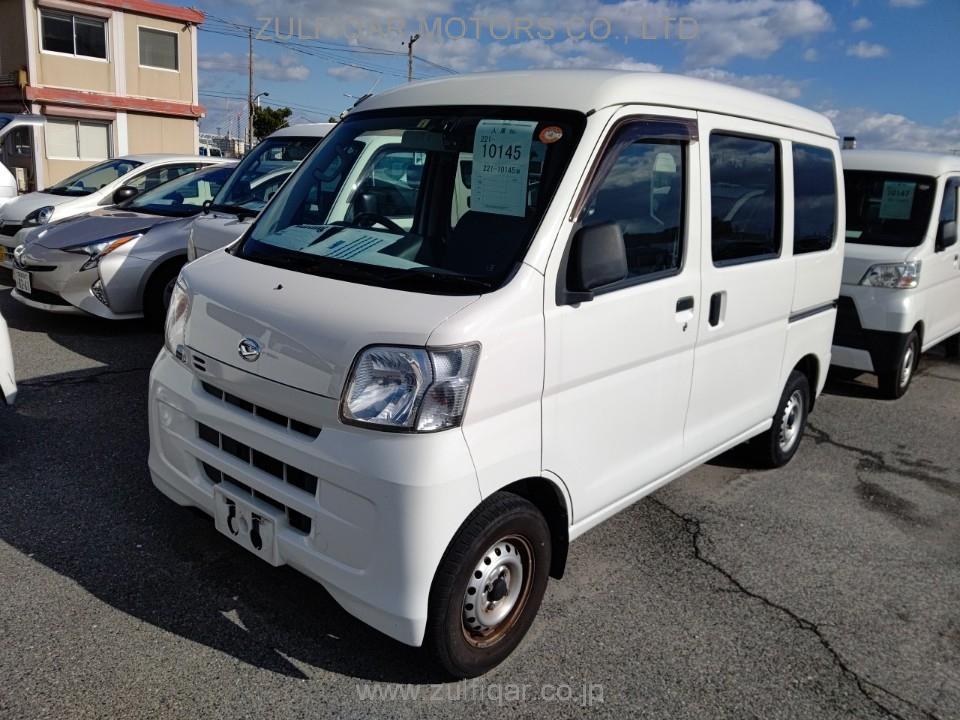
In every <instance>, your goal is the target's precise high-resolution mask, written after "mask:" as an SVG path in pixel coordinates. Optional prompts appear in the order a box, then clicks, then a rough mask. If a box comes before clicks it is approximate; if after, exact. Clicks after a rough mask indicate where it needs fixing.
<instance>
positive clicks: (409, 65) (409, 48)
mask: <svg viewBox="0 0 960 720" xmlns="http://www.w3.org/2000/svg"><path fill="white" fill-rule="evenodd" d="M419 39H420V33H417V34H416V35H411V36H410V39H409V40H408V41H407V82H413V44H414V43H415V42H416V41H417V40H419Z"/></svg>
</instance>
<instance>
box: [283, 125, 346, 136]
mask: <svg viewBox="0 0 960 720" xmlns="http://www.w3.org/2000/svg"><path fill="white" fill-rule="evenodd" d="M334 125H335V123H301V124H300V125H291V126H290V127H285V128H280V129H279V130H277V131H276V132H273V133H270V137H289V136H291V135H292V136H295V137H324V136H326V135H327V134H328V133H329V132H330V131H331V130H332V129H333V126H334Z"/></svg>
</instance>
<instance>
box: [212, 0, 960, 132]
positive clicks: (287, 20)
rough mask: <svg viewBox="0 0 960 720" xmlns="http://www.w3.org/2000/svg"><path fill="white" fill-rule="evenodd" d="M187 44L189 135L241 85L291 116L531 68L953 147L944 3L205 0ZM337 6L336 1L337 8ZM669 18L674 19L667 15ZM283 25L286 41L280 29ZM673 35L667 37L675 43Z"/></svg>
mask: <svg viewBox="0 0 960 720" xmlns="http://www.w3.org/2000/svg"><path fill="white" fill-rule="evenodd" d="M199 7H200V9H201V10H204V11H205V12H206V13H207V16H208V20H207V23H206V24H205V25H204V26H203V28H202V31H201V33H200V40H199V54H200V87H201V102H202V103H203V104H204V105H206V107H207V110H208V117H207V119H206V120H205V121H204V124H203V128H204V130H205V131H214V130H216V128H217V127H218V126H219V127H221V128H222V127H225V126H226V125H227V124H228V123H230V122H231V121H232V122H233V124H234V125H235V124H236V120H235V116H236V114H237V113H238V112H243V97H245V94H246V83H247V80H246V63H247V55H246V48H247V40H246V37H245V33H246V30H245V28H246V27H248V26H249V27H253V28H254V30H253V32H254V34H255V35H256V36H259V37H260V38H263V39H262V40H257V41H255V42H254V53H255V58H256V63H255V66H256V69H257V71H256V77H255V88H256V90H255V91H256V92H260V91H267V92H269V93H270V96H269V98H266V101H267V102H268V103H270V104H279V105H283V104H287V105H290V106H291V107H293V109H294V113H295V114H294V118H295V120H298V121H308V120H315V121H316V120H326V118H327V116H328V115H331V114H336V113H338V112H339V111H341V110H343V109H344V108H346V107H348V106H349V105H350V104H351V103H352V100H351V98H350V97H348V96H349V95H354V96H357V95H361V94H363V93H366V92H368V91H370V90H371V89H375V90H382V89H386V88H389V87H393V86H396V85H398V84H402V83H403V82H405V79H406V55H405V53H406V49H405V47H404V46H403V44H402V41H403V40H405V39H406V37H407V36H408V35H409V34H410V33H412V32H416V31H418V30H421V29H422V27H423V23H424V22H425V23H426V27H427V29H428V32H426V33H423V36H422V37H421V39H420V40H418V41H417V42H416V43H415V45H414V53H415V55H416V56H417V59H416V60H415V66H414V73H415V76H416V77H418V78H419V77H438V76H445V75H450V74H454V73H463V72H473V71H477V70H496V69H514V68H531V67H616V68H623V69H636V70H651V71H663V72H678V73H687V74H693V75H698V76H701V77H706V78H710V79H715V80H719V81H721V82H728V83H732V84H736V85H741V86H744V87H748V88H751V89H755V90H758V91H760V92H765V93H768V94H771V95H776V96H778V97H782V98H784V99H787V100H790V101H792V102H797V103H799V104H802V105H805V106H808V107H812V108H814V109H817V110H820V111H822V112H825V113H827V114H828V115H829V116H830V117H831V118H832V119H833V120H834V123H835V125H836V126H837V129H838V131H839V132H841V133H842V134H855V135H857V137H858V139H859V141H860V144H861V146H862V147H898V148H903V149H909V148H917V149H933V150H949V149H960V91H958V86H960V83H958V80H957V77H956V70H957V68H958V67H960V62H958V60H957V39H956V38H957V33H958V30H960V2H957V0H834V1H833V2H828V1H827V0H516V1H514V2H505V1H504V0H469V1H467V2H464V1H463V0H391V1H390V2H387V0H352V1H351V2H350V3H349V4H347V5H344V4H343V3H338V2H331V1H330V0H319V1H318V0H233V1H231V2H225V1H224V0H208V1H207V2H203V3H201V4H200V6H199ZM345 8H346V9H345ZM680 18H683V19H682V20H680ZM291 30H292V31H293V33H294V35H293V36H292V37H289V35H290V32H291ZM678 35H679V36H682V37H678Z"/></svg>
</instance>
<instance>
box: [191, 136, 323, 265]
mask: <svg viewBox="0 0 960 720" xmlns="http://www.w3.org/2000/svg"><path fill="white" fill-rule="evenodd" d="M333 126H334V124H333V123H308V124H304V125H294V126H293V127H287V128H282V129H280V130H277V131H276V132H275V133H273V134H272V135H270V137H268V138H266V139H265V140H263V141H262V142H260V143H259V144H258V145H256V146H255V147H254V148H253V149H252V150H251V151H250V152H249V153H247V155H246V156H245V157H244V158H243V160H241V161H240V165H239V166H237V170H236V172H234V173H233V175H232V176H231V177H230V179H229V180H228V181H227V182H226V184H225V185H224V186H223V187H222V188H221V189H220V192H219V193H217V196H216V197H215V198H214V199H213V202H212V203H211V204H210V206H209V207H208V208H207V209H206V211H205V212H204V213H203V214H202V215H198V216H197V217H196V218H195V219H194V221H193V223H192V224H191V225H190V229H189V231H188V235H187V257H188V258H189V259H190V260H195V259H196V258H198V257H200V256H201V255H206V254H207V253H208V252H211V251H213V250H216V249H218V248H222V247H224V246H225V245H229V244H230V243H232V242H233V241H234V240H236V239H237V238H238V237H240V236H241V235H242V234H243V233H244V231H245V230H246V229H247V228H248V227H250V221H251V219H252V218H255V217H256V216H257V215H258V214H259V213H260V211H261V210H262V209H263V208H264V207H265V206H266V204H267V203H268V202H269V201H270V198H272V197H273V196H274V195H275V194H276V193H277V190H279V189H280V186H281V185H283V182H284V180H286V179H287V177H288V176H289V175H290V173H291V172H293V170H294V168H296V167H297V165H299V164H300V161H301V160H303V159H304V158H305V157H306V156H307V155H309V154H310V151H311V150H313V148H314V147H316V145H317V143H319V142H320V141H321V140H323V138H324V137H326V135H327V133H329V132H330V130H331V129H332V128H333Z"/></svg>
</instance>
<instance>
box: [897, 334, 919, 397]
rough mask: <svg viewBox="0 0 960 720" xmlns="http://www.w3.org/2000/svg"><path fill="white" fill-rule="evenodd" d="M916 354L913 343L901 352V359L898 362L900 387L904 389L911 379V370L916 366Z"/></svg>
mask: <svg viewBox="0 0 960 720" xmlns="http://www.w3.org/2000/svg"><path fill="white" fill-rule="evenodd" d="M916 360H917V354H916V348H915V346H914V343H913V342H910V343H909V344H908V345H907V349H906V350H904V351H903V359H902V360H901V361H900V375H899V379H900V387H902V388H905V387H906V386H907V385H909V384H910V378H912V377H913V368H914V366H915V365H916Z"/></svg>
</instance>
